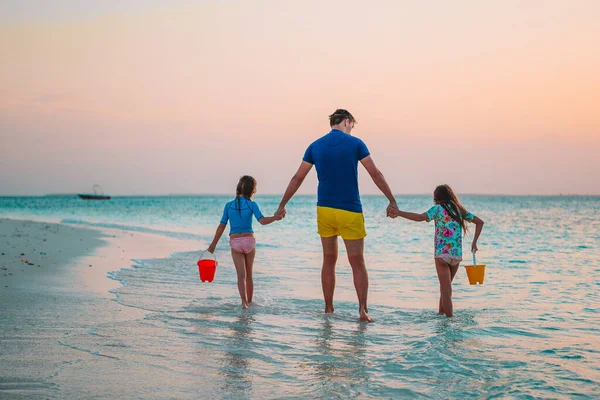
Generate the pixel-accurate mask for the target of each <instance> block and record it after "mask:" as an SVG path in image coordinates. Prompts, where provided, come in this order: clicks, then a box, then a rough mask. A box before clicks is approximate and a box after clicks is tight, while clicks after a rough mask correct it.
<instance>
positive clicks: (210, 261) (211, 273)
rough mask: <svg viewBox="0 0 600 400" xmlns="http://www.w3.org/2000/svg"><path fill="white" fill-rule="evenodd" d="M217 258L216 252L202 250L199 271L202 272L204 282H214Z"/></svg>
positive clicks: (201, 278)
mask: <svg viewBox="0 0 600 400" xmlns="http://www.w3.org/2000/svg"><path fill="white" fill-rule="evenodd" d="M217 265H219V263H218V262H217V259H216V257H215V255H214V254H211V253H209V252H208V251H204V252H202V254H201V255H200V260H198V272H199V273H200V280H201V281H202V282H212V281H213V280H214V279H215V272H216V271H217Z"/></svg>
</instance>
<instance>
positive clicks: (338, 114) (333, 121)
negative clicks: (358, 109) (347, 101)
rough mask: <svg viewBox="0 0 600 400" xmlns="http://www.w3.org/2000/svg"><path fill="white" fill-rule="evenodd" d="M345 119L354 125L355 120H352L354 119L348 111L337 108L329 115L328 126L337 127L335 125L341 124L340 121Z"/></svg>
mask: <svg viewBox="0 0 600 400" xmlns="http://www.w3.org/2000/svg"><path fill="white" fill-rule="evenodd" d="M345 119H349V120H350V122H352V123H353V124H356V119H354V117H353V116H352V114H350V112H349V111H348V110H344V109H343V108H338V109H337V110H335V112H334V113H333V114H331V115H330V116H329V126H334V125H337V124H339V123H341V122H342V121H344V120H345Z"/></svg>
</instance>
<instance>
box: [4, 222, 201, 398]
mask: <svg viewBox="0 0 600 400" xmlns="http://www.w3.org/2000/svg"><path fill="white" fill-rule="evenodd" d="M197 247H199V246H198V243H194V242H192V241H186V240H180V239H173V238H167V237H159V236H156V235H152V234H148V233H139V232H128V231H122V230H111V229H102V230H99V229H94V228H90V229H87V228H81V227H76V226H69V225H65V224H54V223H44V222H32V221H21V220H12V219H0V249H1V250H0V268H1V270H0V284H1V286H0V289H1V290H0V321H1V322H2V323H1V324H0V337H1V338H2V339H1V342H0V371H1V372H0V398H3V399H5V398H9V399H20V398H23V399H31V398H71V397H73V396H74V395H73V393H78V395H77V396H80V395H82V394H86V396H98V395H100V396H102V392H103V391H102V390H101V389H100V388H97V387H96V388H94V387H86V383H85V376H84V375H83V376H77V375H76V374H74V375H71V376H68V377H66V378H65V379H64V380H63V378H64V377H62V376H61V373H62V372H63V371H64V368H65V366H68V365H73V364H81V363H85V362H86V361H91V360H92V359H98V357H97V356H95V355H93V354H89V353H86V352H82V351H78V350H77V349H73V348H70V347H68V346H65V345H64V343H63V341H64V340H65V338H68V337H69V336H75V335H78V334H82V333H84V332H87V331H89V330H90V329H91V327H92V326H97V325H99V324H102V323H105V322H115V321H126V320H131V319H139V318H143V315H144V314H145V312H144V311H142V310H139V309H135V308H131V307H124V306H122V305H120V304H119V303H118V302H116V301H114V300H115V295H114V294H113V293H111V292H110V290H111V289H113V288H116V287H118V286H120V285H121V283H120V282H118V281H115V280H111V279H109V278H108V276H107V274H108V273H109V272H110V271H115V270H119V269H121V268H128V267H130V266H131V265H132V263H133V261H132V260H133V259H147V258H159V257H167V256H169V255H170V254H171V253H173V252H180V251H191V250H194V249H195V248H197ZM104 373H105V372H99V375H102V374H104ZM109 375H110V374H108V373H107V376H109ZM107 379H108V378H107Z"/></svg>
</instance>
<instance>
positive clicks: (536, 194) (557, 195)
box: [0, 193, 600, 198]
mask: <svg viewBox="0 0 600 400" xmlns="http://www.w3.org/2000/svg"><path fill="white" fill-rule="evenodd" d="M107 195H108V196H111V197H209V196H234V194H232V193H166V194H156V193H155V194H149V193H145V194H107ZM431 195H432V194H431V193H394V196H396V197H403V196H404V197H407V196H431ZM459 195H460V196H481V197H484V196H487V197H489V196H501V197H600V193H546V194H540V193H519V194H512V193H459ZM70 196H78V193H47V194H0V198H2V197H70ZM256 196H258V197H261V196H283V193H261V194H257V195H256ZM298 196H301V197H317V194H316V193H315V194H296V195H295V196H294V197H298ZM360 197H361V198H362V197H385V196H384V195H383V194H375V193H368V194H363V195H361V196H360Z"/></svg>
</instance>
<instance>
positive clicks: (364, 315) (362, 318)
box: [358, 310, 373, 322]
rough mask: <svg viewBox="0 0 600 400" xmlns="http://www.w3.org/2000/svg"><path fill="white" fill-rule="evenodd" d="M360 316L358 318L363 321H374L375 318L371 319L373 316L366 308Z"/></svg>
mask: <svg viewBox="0 0 600 400" xmlns="http://www.w3.org/2000/svg"><path fill="white" fill-rule="evenodd" d="M359 314H360V316H359V317H358V319H359V320H360V321H362V322H373V320H372V319H371V317H369V314H368V313H367V311H366V310H362V311H360V313H359Z"/></svg>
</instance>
